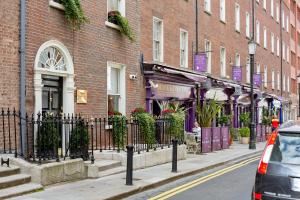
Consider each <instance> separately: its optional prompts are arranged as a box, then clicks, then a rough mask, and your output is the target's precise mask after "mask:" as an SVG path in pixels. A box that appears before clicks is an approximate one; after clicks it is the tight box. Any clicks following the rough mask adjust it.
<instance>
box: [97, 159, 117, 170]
mask: <svg viewBox="0 0 300 200" xmlns="http://www.w3.org/2000/svg"><path fill="white" fill-rule="evenodd" d="M94 165H95V166H96V167H97V168H98V171H99V172H101V171H105V170H109V169H112V168H116V167H120V166H121V162H120V161H116V160H99V161H96V162H95V163H94Z"/></svg>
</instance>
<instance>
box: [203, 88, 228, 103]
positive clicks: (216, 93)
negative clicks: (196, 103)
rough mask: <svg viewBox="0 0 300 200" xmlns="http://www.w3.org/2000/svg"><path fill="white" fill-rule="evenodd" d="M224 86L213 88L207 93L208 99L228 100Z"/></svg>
mask: <svg viewBox="0 0 300 200" xmlns="http://www.w3.org/2000/svg"><path fill="white" fill-rule="evenodd" d="M223 90H224V88H212V89H210V90H208V91H207V92H206V94H205V98H206V99H215V100H216V101H227V100H228V97H227V95H226V94H225V93H224V91H223Z"/></svg>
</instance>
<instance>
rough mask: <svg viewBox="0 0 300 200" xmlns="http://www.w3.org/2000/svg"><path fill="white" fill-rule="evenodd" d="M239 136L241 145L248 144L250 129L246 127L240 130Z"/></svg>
mask: <svg viewBox="0 0 300 200" xmlns="http://www.w3.org/2000/svg"><path fill="white" fill-rule="evenodd" d="M239 134H240V136H241V142H242V144H248V143H249V137H250V129H249V128H248V127H243V128H240V129H239Z"/></svg>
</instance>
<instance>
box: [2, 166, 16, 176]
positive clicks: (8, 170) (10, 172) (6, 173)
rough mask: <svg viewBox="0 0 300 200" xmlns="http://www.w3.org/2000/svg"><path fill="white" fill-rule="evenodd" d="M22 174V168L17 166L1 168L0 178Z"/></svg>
mask: <svg viewBox="0 0 300 200" xmlns="http://www.w3.org/2000/svg"><path fill="white" fill-rule="evenodd" d="M18 173H20V168H19V167H17V166H12V165H11V166H9V167H6V166H0V177H4V176H10V175H14V174H18Z"/></svg>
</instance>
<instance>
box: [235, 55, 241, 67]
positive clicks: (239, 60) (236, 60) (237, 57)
mask: <svg viewBox="0 0 300 200" xmlns="http://www.w3.org/2000/svg"><path fill="white" fill-rule="evenodd" d="M235 66H241V56H240V54H239V53H236V54H235Z"/></svg>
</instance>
